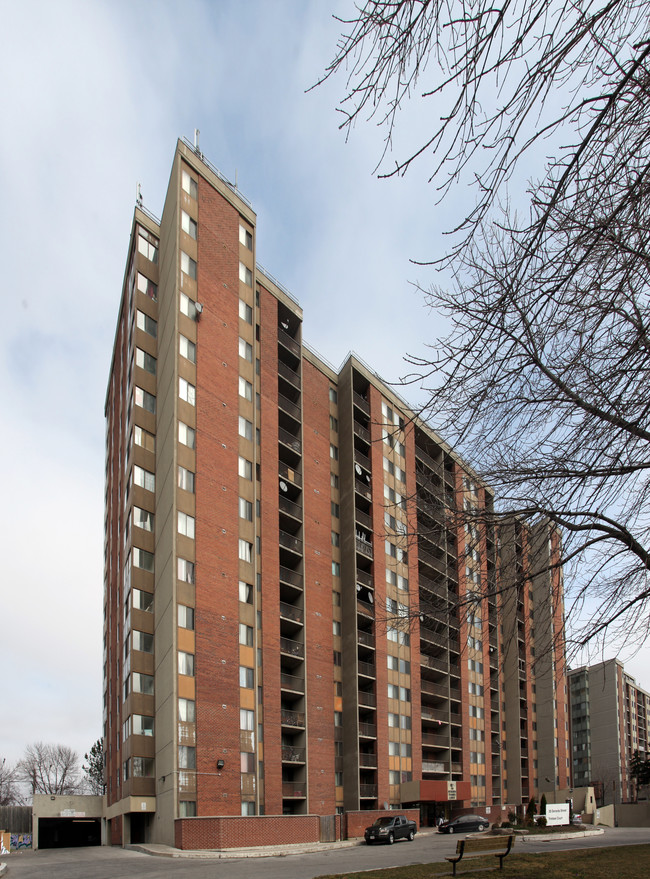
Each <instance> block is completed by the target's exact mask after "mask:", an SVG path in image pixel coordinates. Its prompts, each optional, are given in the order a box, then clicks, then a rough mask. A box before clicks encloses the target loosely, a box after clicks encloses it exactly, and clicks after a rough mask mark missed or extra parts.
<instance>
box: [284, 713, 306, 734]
mask: <svg viewBox="0 0 650 879" xmlns="http://www.w3.org/2000/svg"><path fill="white" fill-rule="evenodd" d="M280 723H281V724H282V726H292V727H298V728H303V729H304V727H305V714H304V712H303V711H288V710H287V709H286V708H283V709H282V711H281V712H280Z"/></svg>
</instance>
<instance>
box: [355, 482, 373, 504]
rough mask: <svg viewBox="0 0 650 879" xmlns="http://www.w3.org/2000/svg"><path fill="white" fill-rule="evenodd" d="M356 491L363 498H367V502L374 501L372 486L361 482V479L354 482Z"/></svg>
mask: <svg viewBox="0 0 650 879" xmlns="http://www.w3.org/2000/svg"><path fill="white" fill-rule="evenodd" d="M354 490H355V491H356V492H358V493H359V494H360V495H361V496H362V497H365V498H366V500H369V501H371V500H372V492H371V491H370V486H369V485H367V483H365V482H361V480H360V479H355V480H354Z"/></svg>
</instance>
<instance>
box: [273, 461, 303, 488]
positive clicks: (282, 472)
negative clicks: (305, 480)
mask: <svg viewBox="0 0 650 879" xmlns="http://www.w3.org/2000/svg"><path fill="white" fill-rule="evenodd" d="M278 474H279V476H280V479H284V480H286V481H287V482H290V483H291V484H292V485H295V486H296V488H302V476H301V475H300V473H299V472H298V471H297V470H294V469H293V467H288V466H287V465H286V464H284V463H282V461H281V462H280V464H279V466H278Z"/></svg>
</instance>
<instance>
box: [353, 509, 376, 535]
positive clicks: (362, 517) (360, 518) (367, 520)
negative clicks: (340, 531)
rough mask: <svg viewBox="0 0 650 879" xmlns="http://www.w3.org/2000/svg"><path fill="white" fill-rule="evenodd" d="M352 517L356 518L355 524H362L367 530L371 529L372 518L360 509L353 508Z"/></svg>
mask: <svg viewBox="0 0 650 879" xmlns="http://www.w3.org/2000/svg"><path fill="white" fill-rule="evenodd" d="M354 518H355V519H356V520H357V524H359V525H363V526H364V528H367V529H368V531H372V518H371V517H370V516H369V515H368V514H367V513H362V512H361V510H359V509H357V508H355V510H354Z"/></svg>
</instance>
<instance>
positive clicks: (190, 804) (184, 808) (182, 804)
mask: <svg viewBox="0 0 650 879" xmlns="http://www.w3.org/2000/svg"><path fill="white" fill-rule="evenodd" d="M192 183H194V181H192ZM178 817H179V818H196V800H179V801H178Z"/></svg>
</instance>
